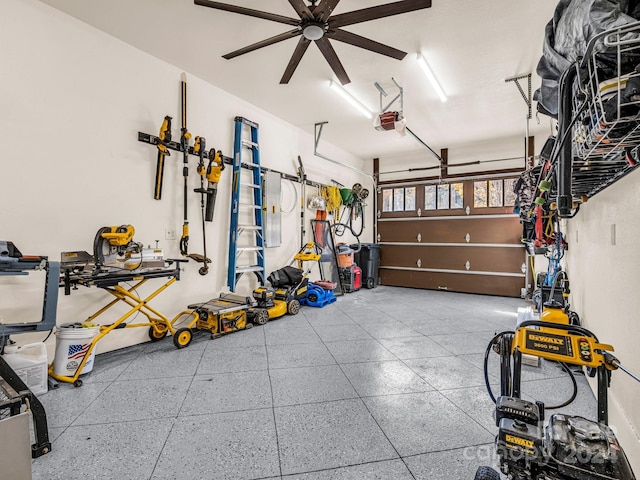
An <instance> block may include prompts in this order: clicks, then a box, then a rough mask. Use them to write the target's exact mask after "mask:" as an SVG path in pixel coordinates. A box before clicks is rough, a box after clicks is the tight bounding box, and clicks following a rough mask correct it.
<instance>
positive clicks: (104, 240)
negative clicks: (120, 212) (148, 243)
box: [62, 225, 165, 273]
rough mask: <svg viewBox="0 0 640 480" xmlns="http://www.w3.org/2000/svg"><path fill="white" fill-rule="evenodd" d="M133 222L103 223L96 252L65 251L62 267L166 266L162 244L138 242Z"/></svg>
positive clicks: (69, 269)
mask: <svg viewBox="0 0 640 480" xmlns="http://www.w3.org/2000/svg"><path fill="white" fill-rule="evenodd" d="M134 235H135V228H134V227H133V225H120V226H112V227H102V228H100V229H99V230H98V232H97V233H96V236H95V238H94V240H93V256H92V255H90V254H89V253H87V252H85V251H76V252H62V267H63V270H64V271H65V272H73V273H80V272H85V273H86V272H87V271H88V270H93V273H99V272H108V271H113V270H138V269H142V268H163V267H164V266H165V262H164V258H163V252H162V249H161V248H158V247H157V246H156V248H151V247H147V248H144V246H143V245H142V243H139V242H135V241H134V240H133V236H134Z"/></svg>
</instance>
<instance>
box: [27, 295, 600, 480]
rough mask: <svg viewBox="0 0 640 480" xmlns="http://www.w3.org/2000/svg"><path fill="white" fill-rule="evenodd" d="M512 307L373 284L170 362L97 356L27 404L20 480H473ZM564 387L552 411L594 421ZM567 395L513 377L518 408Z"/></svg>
mask: <svg viewBox="0 0 640 480" xmlns="http://www.w3.org/2000/svg"><path fill="white" fill-rule="evenodd" d="M525 305H526V304H525V302H524V301H523V300H520V299H513V298H501V297H485V296H478V295H466V294H456V293H450V292H432V291H421V290H412V289H404V288H393V287H384V286H380V287H378V288H375V289H373V290H361V291H359V292H356V293H352V294H349V295H347V296H344V297H340V298H339V299H338V301H337V302H336V303H334V304H332V305H329V306H327V307H325V308H322V309H316V308H311V307H304V308H303V309H302V310H301V311H300V313H299V314H298V315H296V316H286V317H283V318H280V319H277V320H273V321H271V322H269V323H268V324H267V325H265V326H262V327H254V328H253V329H251V330H247V331H243V332H237V333H234V334H231V335H228V336H226V337H222V338H219V339H216V340H210V339H209V336H208V335H206V334H201V335H199V336H198V335H197V336H196V338H195V339H194V341H193V343H192V344H191V345H190V346H189V347H188V348H185V349H182V350H177V349H176V348H175V347H174V346H173V343H172V341H171V339H170V338H167V339H164V340H162V341H160V342H157V343H147V344H143V345H138V346H135V347H130V348H126V349H123V350H119V351H115V352H110V353H106V354H103V355H98V356H97V357H96V363H95V368H94V371H93V372H92V373H91V374H89V375H88V376H87V377H86V378H85V379H84V385H83V386H82V387H81V388H77V389H76V388H74V387H73V386H71V385H69V384H61V385H60V387H59V388H58V389H57V390H52V391H50V392H49V393H47V394H46V395H43V396H42V397H41V401H42V403H43V404H44V406H45V408H46V411H47V415H48V421H49V427H50V428H49V431H50V436H51V438H52V440H53V451H52V452H51V453H49V454H48V455H45V456H43V457H40V458H38V459H35V460H34V461H33V478H34V479H42V480H55V479H65V480H71V479H82V480H85V479H119V480H120V479H135V480H142V479H300V480H328V479H340V480H348V479H354V480H356V479H357V480H363V479H380V480H396V479H397V480H404V479H425V480H426V479H428V480H440V479H442V480H463V479H473V477H474V473H475V470H476V468H477V467H478V466H479V465H486V464H491V463H492V462H493V460H494V458H493V448H492V442H493V439H494V436H495V434H496V431H497V429H496V427H495V426H494V424H493V421H492V406H493V404H492V403H491V401H490V399H489V397H488V396H487V393H486V390H485V388H484V380H483V375H482V357H483V353H484V350H485V348H486V345H487V343H488V341H489V340H490V339H491V338H492V337H493V335H494V333H495V332H499V331H503V330H509V329H512V328H513V327H514V325H515V321H516V316H515V312H516V309H517V308H518V307H520V306H525ZM494 357H495V358H493V359H492V362H494V363H492V364H491V366H490V368H491V372H492V377H491V379H492V380H493V381H494V382H495V383H496V384H497V382H498V378H497V369H496V367H497V356H494ZM578 383H579V389H580V393H579V395H578V400H577V401H576V402H575V403H574V404H573V405H571V406H570V407H569V408H567V409H565V410H564V411H566V412H568V413H573V414H581V415H584V416H587V417H589V418H593V416H594V415H595V411H596V408H595V400H594V398H593V395H592V394H591V391H590V390H589V388H588V386H587V383H586V380H585V379H584V377H582V376H578ZM570 389H571V382H570V380H569V379H568V378H567V377H566V375H565V374H564V373H563V372H562V370H560V369H559V368H557V367H556V366H555V365H553V364H544V365H543V366H542V367H540V368H533V367H526V368H525V372H524V375H523V395H525V396H527V397H528V398H536V399H540V400H546V401H549V402H555V401H557V400H559V399H562V398H564V397H567V396H568V395H569V394H570Z"/></svg>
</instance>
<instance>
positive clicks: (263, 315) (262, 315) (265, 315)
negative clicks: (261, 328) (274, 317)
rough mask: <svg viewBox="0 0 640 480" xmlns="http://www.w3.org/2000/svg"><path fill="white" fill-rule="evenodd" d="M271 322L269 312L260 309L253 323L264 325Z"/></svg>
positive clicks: (254, 315) (255, 314) (254, 316)
mask: <svg viewBox="0 0 640 480" xmlns="http://www.w3.org/2000/svg"><path fill="white" fill-rule="evenodd" d="M268 321H269V312H267V311H266V310H265V309H264V308H260V309H258V310H256V312H255V313H254V314H253V323H255V324H256V325H264V324H265V323H267V322H268Z"/></svg>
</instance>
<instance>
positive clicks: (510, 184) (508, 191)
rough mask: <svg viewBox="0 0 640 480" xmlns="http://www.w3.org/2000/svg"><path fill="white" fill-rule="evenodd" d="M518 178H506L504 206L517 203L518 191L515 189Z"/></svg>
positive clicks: (511, 205)
mask: <svg viewBox="0 0 640 480" xmlns="http://www.w3.org/2000/svg"><path fill="white" fill-rule="evenodd" d="M517 181H518V179H517V178H505V180H504V206H505V207H513V206H514V205H515V203H516V192H514V191H513V189H514V187H515V186H516V182H517Z"/></svg>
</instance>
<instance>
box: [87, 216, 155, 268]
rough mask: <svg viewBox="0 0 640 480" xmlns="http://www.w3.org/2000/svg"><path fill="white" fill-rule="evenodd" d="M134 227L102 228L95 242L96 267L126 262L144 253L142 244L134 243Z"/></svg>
mask: <svg viewBox="0 0 640 480" xmlns="http://www.w3.org/2000/svg"><path fill="white" fill-rule="evenodd" d="M135 233H136V230H135V228H133V225H120V226H119V227H118V226H116V227H102V228H101V229H99V230H98V232H97V233H96V237H95V239H94V240H93V258H94V261H95V264H96V266H104V265H113V264H116V263H118V261H120V262H122V261H126V260H128V259H130V258H131V256H132V255H135V254H138V253H140V252H141V251H142V248H143V247H142V244H141V243H137V242H134V241H133V236H134V234H135Z"/></svg>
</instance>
